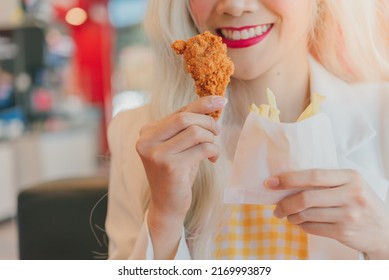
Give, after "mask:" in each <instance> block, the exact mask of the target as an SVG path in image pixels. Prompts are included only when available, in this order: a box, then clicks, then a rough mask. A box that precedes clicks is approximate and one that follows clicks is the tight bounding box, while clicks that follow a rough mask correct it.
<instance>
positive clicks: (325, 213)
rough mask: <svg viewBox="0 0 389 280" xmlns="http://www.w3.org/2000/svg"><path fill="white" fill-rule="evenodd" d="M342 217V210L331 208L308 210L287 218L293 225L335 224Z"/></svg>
mask: <svg viewBox="0 0 389 280" xmlns="http://www.w3.org/2000/svg"><path fill="white" fill-rule="evenodd" d="M341 216H342V210H341V209H340V208H338V207H332V208H308V209H305V210H303V211H301V212H298V213H296V214H293V215H289V216H288V221H289V222H291V223H292V224H294V225H300V224H302V223H306V222H317V223H335V222H337V221H338V220H339V218H340V217H341Z"/></svg>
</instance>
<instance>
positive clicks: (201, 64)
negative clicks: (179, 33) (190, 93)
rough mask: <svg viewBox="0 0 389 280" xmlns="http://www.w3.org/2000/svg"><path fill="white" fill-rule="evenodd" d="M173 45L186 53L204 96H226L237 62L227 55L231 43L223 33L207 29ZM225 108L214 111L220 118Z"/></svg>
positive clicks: (192, 74) (188, 67)
mask: <svg viewBox="0 0 389 280" xmlns="http://www.w3.org/2000/svg"><path fill="white" fill-rule="evenodd" d="M172 48H173V49H174V50H175V52H176V53H177V54H179V55H183V56H184V60H185V63H186V70H187V72H188V73H190V74H191V76H192V78H193V79H194V82H195V86H196V92H197V94H198V95H199V96H200V97H202V96H207V95H221V96H224V93H225V90H226V87H227V85H228V83H229V82H230V76H231V75H232V73H233V72H234V64H233V63H232V61H231V59H230V58H229V57H228V56H227V47H226V45H225V44H224V43H223V42H222V39H221V37H219V36H216V35H213V34H211V33H210V32H208V31H206V32H204V33H203V34H199V35H197V36H195V37H192V38H190V39H189V40H188V41H187V42H185V41H183V40H177V41H175V42H174V43H173V45H172ZM220 114H221V111H217V112H213V113H211V114H210V115H211V116H212V117H214V118H215V119H218V118H219V116H220Z"/></svg>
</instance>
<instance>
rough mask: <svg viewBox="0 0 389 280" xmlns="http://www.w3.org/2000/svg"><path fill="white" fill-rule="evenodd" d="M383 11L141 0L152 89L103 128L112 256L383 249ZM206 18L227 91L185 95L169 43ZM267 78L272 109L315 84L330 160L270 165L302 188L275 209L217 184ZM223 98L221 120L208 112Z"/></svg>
mask: <svg viewBox="0 0 389 280" xmlns="http://www.w3.org/2000/svg"><path fill="white" fill-rule="evenodd" d="M388 12H389V1H387V0H375V1H365V0H358V1H355V0H353V1H351V0H349V1H348V0H341V1H338V0H336V1H335V0H316V1H311V0H296V1H288V0H277V1H274V0H246V1H240V0H189V1H182V0H170V1H159V0H154V1H149V9H148V15H147V19H146V30H147V32H148V34H149V36H150V38H151V41H152V42H153V46H154V47H155V50H156V52H157V53H156V54H157V56H156V57H157V58H158V63H157V64H156V66H157V69H156V76H155V80H154V85H155V89H154V92H153V100H152V102H151V104H150V106H147V107H145V108H141V109H137V110H135V111H128V112H123V113H121V114H120V115H119V116H117V117H116V118H115V119H114V120H113V122H112V124H111V126H110V129H109V142H110V147H111V151H112V167H111V182H110V190H109V208H108V217H107V225H106V226H107V232H108V235H109V237H110V252H109V254H110V258H112V259H116V258H118V259H124V258H137V259H139V258H146V257H147V258H155V259H172V258H190V257H191V258H194V259H198V258H302V259H304V258H324V259H331V258H334V259H337V258H347V259H348V258H355V257H357V253H356V252H360V255H362V254H363V255H364V257H365V258H371V259H389V241H388V238H387V237H388V236H389V209H388V203H389V202H388V201H389V199H388V197H387V188H388V176H389V147H388V144H387V143H389V142H388V140H389V130H388V128H387V126H386V125H385V124H384V120H385V119H387V118H388V117H389V115H388V113H386V111H388V110H384V106H385V105H384V104H389V85H388V83H387V81H389V59H388V58H389V52H388V49H389V48H388V45H389V44H388V39H387V35H386V34H385V32H386V30H387V27H389V21H388V19H387V16H386V15H387V14H388ZM251 29H254V30H253V31H252V30H251ZM206 30H209V31H210V32H212V33H214V34H217V35H219V36H222V37H223V41H224V42H225V43H226V45H227V47H228V55H229V56H230V57H231V59H232V61H233V62H234V66H235V72H234V74H233V77H232V80H231V83H230V85H229V88H228V90H227V95H226V96H227V98H228V103H227V99H225V98H222V97H204V98H200V99H196V97H195V94H194V93H193V91H194V89H193V82H192V80H191V79H190V77H188V75H187V74H186V73H185V71H184V66H183V63H182V61H181V60H180V58H178V57H176V56H175V55H174V53H173V52H172V51H171V50H170V45H171V43H172V42H173V41H175V40H177V39H188V38H189V37H191V36H194V35H196V34H198V33H200V32H204V31H206ZM266 88H271V89H272V90H273V91H274V92H275V93H276V95H277V102H278V107H279V109H280V111H281V112H282V113H281V121H282V122H294V121H295V120H296V119H297V117H298V116H299V115H300V113H301V112H302V111H303V110H304V109H305V108H306V107H307V105H308V104H309V102H310V96H311V92H318V93H320V94H321V95H325V96H326V101H325V103H324V104H323V107H322V111H323V112H324V113H325V114H326V115H328V117H329V118H330V119H331V122H332V126H333V133H334V137H335V142H336V150H337V156H338V161H339V169H336V170H322V169H310V170H301V171H297V172H288V173H283V174H273V175H274V176H273V177H270V178H268V179H267V181H266V185H267V186H268V187H269V188H271V189H285V188H288V189H298V190H301V191H299V192H297V193H296V194H294V195H290V196H288V197H286V198H284V199H283V200H281V201H279V202H278V204H277V206H276V208H275V210H274V217H268V215H267V214H266V213H268V211H269V209H271V208H266V207H262V208H251V210H250V209H249V208H247V207H246V206H244V205H243V206H242V205H236V206H232V207H231V206H230V205H225V204H223V198H222V195H223V188H224V187H225V185H226V181H225V178H226V177H228V174H229V173H228V171H229V168H230V163H231V161H232V160H233V157H234V153H235V149H236V143H237V140H238V137H239V133H240V130H241V129H242V126H243V124H244V121H245V119H246V117H247V115H248V109H247V108H248V107H249V105H250V103H252V102H254V103H256V104H261V103H265V96H264V94H262V93H264V92H265V89H266ZM222 108H223V116H222V118H221V120H219V121H218V122H215V121H214V120H213V119H212V118H211V117H209V116H207V115H205V114H207V113H210V112H213V111H216V110H219V109H222ZM139 131H140V132H139ZM258 168H260V167H258ZM249 211H252V212H251V213H259V212H260V213H263V217H266V219H267V218H269V219H268V220H266V219H265V218H263V219H262V218H258V217H254V218H253V217H252V216H250V214H248V213H249ZM145 213H146V214H145ZM250 217H252V218H250ZM261 217H262V216H261ZM234 219H235V220H237V222H236V221H235V220H234ZM233 220H234V221H233ZM231 221H233V222H231ZM266 223H269V225H270V224H272V225H273V224H277V223H278V225H277V226H279V225H282V226H283V227H282V228H283V229H285V228H286V230H285V231H286V232H287V234H286V235H283V236H282V237H281V238H279V239H274V238H273V237H274V236H275V234H277V227H275V228H274V227H273V228H270V229H269V228H266V226H267V224H266ZM242 224H245V225H246V224H248V226H247V227H245V228H244V230H243V232H242V231H241V230H240V225H242ZM258 226H259V229H258ZM254 228H255V229H256V231H255V232H254V231H253V229H254ZM183 229H185V230H183ZM236 229H239V230H236ZM234 230H235V231H234ZM246 230H247V232H246ZM268 230H269V231H270V232H271V233H270V235H265V234H263V233H264V232H265V231H268ZM253 232H254V233H253ZM306 234H308V237H307V235H306ZM272 236H273V237H272ZM289 237H290V238H289ZM289 239H290V240H289ZM232 240H234V242H232V243H231V241H232ZM237 244H238V245H237ZM238 247H239V248H238ZM252 247H254V248H255V249H254V251H252V249H251V248H252ZM232 248H238V249H233V250H232ZM264 248H269V250H268V251H264ZM293 248H295V250H294V251H293V250H291V249H293ZM291 251H293V252H291Z"/></svg>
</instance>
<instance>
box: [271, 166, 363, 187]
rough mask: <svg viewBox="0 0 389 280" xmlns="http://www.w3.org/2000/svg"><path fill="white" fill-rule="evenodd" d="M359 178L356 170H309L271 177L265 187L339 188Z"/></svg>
mask: <svg viewBox="0 0 389 280" xmlns="http://www.w3.org/2000/svg"><path fill="white" fill-rule="evenodd" d="M356 176H359V175H358V174H357V172H356V171H354V170H330V169H309V170H301V171H293V172H285V173H282V174H280V175H278V176H274V177H270V178H268V179H267V180H266V181H265V185H266V186H267V187H268V188H270V189H274V190H283V189H291V188H312V187H326V188H330V187H338V186H342V185H345V184H347V183H348V182H349V181H351V180H352V179H353V178H354V177H356Z"/></svg>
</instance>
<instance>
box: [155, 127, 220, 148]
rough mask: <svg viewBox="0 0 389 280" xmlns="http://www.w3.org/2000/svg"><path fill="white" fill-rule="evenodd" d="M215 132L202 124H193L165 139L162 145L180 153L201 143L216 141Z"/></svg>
mask: <svg viewBox="0 0 389 280" xmlns="http://www.w3.org/2000/svg"><path fill="white" fill-rule="evenodd" d="M214 140H215V134H214V133H212V132H211V131H209V130H206V129H204V128H202V127H200V126H197V125H192V126H189V127H188V128H186V129H185V130H183V131H182V132H181V133H179V134H177V136H176V137H174V138H171V139H169V140H167V141H165V142H164V143H163V144H162V145H161V146H162V148H163V149H165V150H168V151H170V152H171V153H173V154H176V153H180V152H182V151H185V150H187V149H189V148H190V147H193V146H196V145H198V144H201V143H214Z"/></svg>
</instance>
